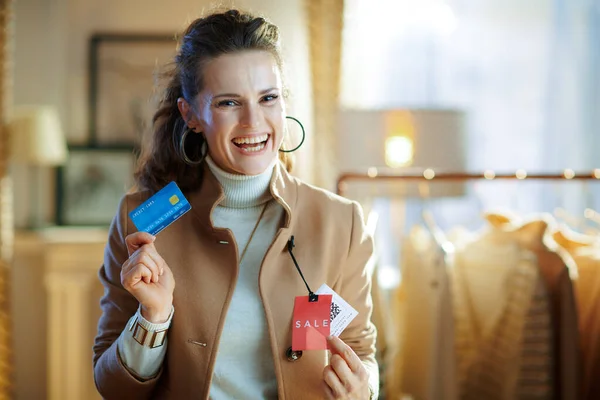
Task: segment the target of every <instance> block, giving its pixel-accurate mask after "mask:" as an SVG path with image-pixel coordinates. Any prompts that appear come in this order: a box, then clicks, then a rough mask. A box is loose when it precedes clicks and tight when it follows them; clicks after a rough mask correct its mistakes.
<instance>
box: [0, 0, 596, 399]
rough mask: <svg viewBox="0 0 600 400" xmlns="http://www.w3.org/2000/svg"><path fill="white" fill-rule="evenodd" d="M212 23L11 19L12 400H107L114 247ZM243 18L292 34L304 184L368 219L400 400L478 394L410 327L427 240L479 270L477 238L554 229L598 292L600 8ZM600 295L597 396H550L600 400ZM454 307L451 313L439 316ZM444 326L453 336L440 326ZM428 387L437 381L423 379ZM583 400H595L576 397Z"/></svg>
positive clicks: (37, 0)
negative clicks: (347, 202)
mask: <svg viewBox="0 0 600 400" xmlns="http://www.w3.org/2000/svg"><path fill="white" fill-rule="evenodd" d="M213 5H214V4H213V3H212V2H211V1H208V0H207V1H204V0H195V1H191V0H178V1H170V2H166V1H159V0H144V1H142V0H129V1H127V2H123V1H116V0H104V1H97V0H20V1H15V0H0V31H1V32H0V51H1V52H0V67H1V68H0V71H1V72H2V76H1V77H0V78H1V79H0V134H1V136H0V179H1V180H0V256H1V258H2V263H3V264H2V272H3V275H2V281H1V284H2V288H1V289H2V291H0V296H2V298H1V299H0V300H1V301H0V305H1V306H2V307H1V308H0V398H16V399H45V398H48V399H93V398H99V396H98V395H97V394H96V393H95V388H94V384H93V378H92V369H91V357H92V352H91V345H92V342H93V337H94V335H95V329H96V322H97V319H98V317H99V307H98V299H99V297H100V296H101V294H102V288H101V287H100V284H99V283H98V282H97V275H96V274H97V270H98V268H99V266H100V264H101V262H102V254H103V248H104V244H105V241H106V234H107V227H108V225H109V224H110V222H111V219H112V217H113V215H114V214H115V211H116V208H117V204H118V201H119V199H120V197H121V196H122V195H123V194H124V193H125V191H127V190H128V188H129V187H130V186H131V183H132V176H131V175H132V171H133V166H134V163H135V159H136V154H137V151H138V150H139V147H140V144H141V143H142V142H143V141H144V140H147V136H146V135H147V128H148V123H149V121H150V119H151V117H152V112H153V110H154V107H155V105H156V103H155V99H154V97H153V95H154V94H155V93H154V84H155V77H156V72H157V71H158V70H160V67H161V66H162V65H164V64H165V63H166V62H168V61H170V60H171V59H172V57H173V55H174V53H175V42H174V40H173V38H174V35H175V34H177V33H179V32H181V31H182V30H183V29H184V28H185V27H186V26H187V24H188V23H189V22H191V21H192V20H193V19H194V18H196V17H198V16H199V15H201V14H202V13H203V12H206V11H207V10H210V9H211V7H213ZM235 6H236V7H241V8H243V9H245V10H249V11H253V12H256V13H259V14H262V15H264V16H266V17H268V18H270V19H271V20H272V21H273V22H274V23H275V24H277V25H278V26H279V27H280V29H281V35H282V45H283V53H284V57H285V62H286V65H285V68H286V71H285V78H286V82H285V83H286V85H287V86H288V88H289V91H290V98H289V101H288V114H289V115H292V116H294V117H296V118H298V119H300V120H301V121H302V122H303V123H304V126H305V127H306V130H307V141H306V143H305V145H304V146H303V147H302V148H301V149H300V150H299V151H298V152H296V153H295V154H294V156H295V169H294V171H293V173H294V174H295V175H297V176H299V177H300V178H302V179H304V180H305V181H307V182H309V183H312V184H315V185H318V186H321V187H324V188H327V189H329V190H332V191H334V192H338V193H339V194H342V195H344V196H347V197H350V198H352V199H355V200H358V201H360V202H361V204H362V205H363V207H364V209H365V214H366V217H367V219H368V222H369V225H368V226H369V229H371V231H372V233H373V234H374V235H375V238H376V255H375V256H374V259H373V260H372V266H371V267H372V271H373V272H372V273H373V276H374V284H375V285H374V286H375V289H374V290H377V292H376V293H374V297H375V308H376V310H375V316H374V318H375V320H376V323H377V324H378V328H379V331H380V338H381V340H380V343H379V345H378V348H379V357H380V363H381V368H382V396H381V397H382V398H390V399H391V398H401V397H402V396H409V397H408V398H410V397H412V398H415V399H445V398H456V397H460V396H459V394H458V393H462V394H464V390H466V389H464V387H463V386H461V383H460V382H464V380H465V379H466V380H467V381H468V380H469V379H470V378H469V377H468V368H467V369H461V368H458V367H456V368H454V367H448V368H450V369H452V371H454V369H456V371H458V372H456V376H457V377H456V379H453V380H452V381H453V382H454V383H450V384H448V383H447V382H445V383H441V380H440V379H441V376H443V375H446V376H454V375H452V374H451V373H449V372H448V370H442V371H438V370H437V369H436V368H433V367H432V366H431V365H430V364H431V363H430V364H427V363H425V365H424V364H423V363H422V362H420V361H415V360H414V359H411V358H410V354H409V356H405V355H404V354H408V353H409V352H403V351H402V349H406V346H409V345H410V344H411V343H412V342H411V340H413V339H414V332H413V331H411V330H410V329H408V328H406V326H421V327H422V326H425V325H426V328H423V329H425V330H426V332H427V334H429V335H430V336H431V335H432V332H433V331H436V330H437V329H438V328H439V326H438V325H435V324H433V325H431V321H430V322H428V323H427V324H425V325H422V324H421V325H419V321H415V320H407V318H409V319H410V318H417V319H418V318H419V317H418V316H415V315H414V313H413V314H411V313H410V312H409V311H407V310H410V307H411V306H414V303H412V304H410V302H411V301H417V300H416V298H413V297H410V293H413V292H412V291H411V290H412V289H415V287H416V288H418V285H417V286H414V285H415V283H414V281H412V282H411V281H408V280H407V279H404V278H407V276H405V274H404V273H405V272H406V271H407V270H409V269H410V268H413V267H414V266H408V264H407V263H408V262H409V261H407V257H408V256H407V254H409V253H410V251H412V250H410V249H409V250H407V249H406V246H405V243H413V242H414V241H415V236H414V235H415V226H426V228H427V231H428V232H429V235H430V236H431V237H433V238H434V239H435V240H434V242H435V243H437V244H440V243H442V242H444V240H446V239H445V235H448V236H449V239H447V240H448V241H449V242H453V239H452V238H456V237H460V238H461V239H460V240H458V239H456V241H454V242H453V243H452V244H453V245H454V246H455V247H456V248H460V246H458V242H461V241H465V240H466V239H464V238H465V236H464V235H462V236H461V235H458V236H457V235H456V234H454V235H453V232H454V233H456V230H457V229H459V230H461V232H463V233H465V232H468V233H469V234H471V236H469V240H466V241H467V242H469V241H471V242H472V241H473V240H476V239H473V236H474V235H476V234H479V233H480V232H481V229H483V228H486V227H488V226H489V224H490V218H489V213H490V212H492V211H494V212H495V211H498V210H501V211H502V212H503V213H504V215H510V218H508V217H506V218H507V221H508V222H506V221H505V222H506V223H509V225H510V229H508V228H507V229H508V230H509V231H511V232H512V231H514V230H518V227H520V226H522V225H520V224H522V223H525V222H523V221H529V220H531V218H538V219H541V220H544V221H546V222H547V225H548V226H547V229H546V228H544V232H543V233H544V235H543V236H544V240H545V238H546V236H548V235H554V236H556V232H557V231H560V232H563V233H565V232H569V234H570V235H571V236H570V238H571V241H570V242H569V241H567V242H568V243H566V242H561V243H555V244H557V247H556V251H555V253H556V254H559V253H560V255H561V257H563V258H562V260H564V264H563V268H567V267H569V266H570V269H568V268H567V270H568V271H569V274H567V276H568V278H567V279H568V280H569V285H572V287H574V288H576V287H577V285H576V281H577V275H578V276H579V279H580V280H581V279H582V276H584V277H585V279H587V280H588V281H594V282H596V280H594V279H595V277H596V276H597V275H598V274H599V273H600V270H598V268H600V264H599V262H598V260H600V256H597V255H598V252H597V251H598V250H599V247H598V238H599V237H600V236H599V233H600V218H599V216H598V214H597V211H598V212H600V162H599V161H598V156H597V155H598V154H599V153H600V132H599V129H600V40H599V38H600V1H599V0H529V1H526V2H524V1H521V0H444V1H442V0H286V1H285V2H283V1H277V0H239V1H236V2H235ZM294 128H295V127H292V126H290V129H291V132H292V134H293V135H292V136H294V137H293V138H292V140H295V139H297V138H298V136H297V132H296V131H295V130H294ZM536 176H537V178H536ZM390 177H391V178H390ZM444 177H445V178H444ZM501 177H502V179H500V178H501ZM538 178H543V179H538ZM486 213H487V214H488V218H484V217H483V215H485V214H486ZM427 216H428V217H427ZM534 216H535V217H534ZM497 227H498V225H497V226H496V228H497ZM559 228H560V229H559ZM561 229H562V230H561ZM432 232H438V233H439V232H441V233H442V236H441V237H442V239H440V234H437V235H434V234H433V233H432ZM577 235H579V236H577ZM467 236H468V235H467ZM566 236H568V235H566ZM574 238H575V239H574ZM431 240H433V239H431ZM540 240H541V239H540ZM471 242H469V243H471ZM556 242H560V241H556ZM428 243H430V242H428ZM461 243H462V242H461ZM545 243H546V244H547V242H545ZM569 243H570V244H573V243H579V244H581V246H575V247H577V248H580V247H586V251H590V252H591V254H592V256H590V257H589V259H591V260H592V264H594V267H592V268H594V269H591V270H585V271H584V270H583V268H584V267H582V266H581V265H578V260H579V258H578V257H579V256H580V255H579V254H572V253H571V252H570V250H571V247H569V246H570V245H569ZM582 243H583V244H582ZM430 244H431V243H430ZM442 244H443V243H442ZM584 245H585V246H584ZM415 246H416V245H415ZM416 247H419V246H416ZM426 247H427V246H426ZM434 247H435V246H434ZM467 247H468V246H463V247H462V249H466V248H467ZM440 248H441V247H440ZM413 250H414V249H413ZM446 250H447V247H446V248H445V250H444V251H443V252H442V253H443V254H445V255H446V256H447V253H448V252H447V251H446ZM419 251H420V252H423V251H425V250H423V249H420V250H419ZM457 251H458V250H457ZM426 252H427V254H429V255H430V254H432V253H435V251H432V250H430V249H429V250H426ZM594 252H595V253H594ZM436 254H437V253H436ZM420 259H421V260H429V258H428V257H425V256H424V255H423V254H421V257H420ZM586 260H588V258H586ZM420 262H425V261H420ZM444 262H445V263H446V264H444V268H442V269H441V270H440V269H439V268H438V269H436V270H435V272H431V274H430V275H431V276H429V275H428V276H429V277H428V278H427V279H425V278H424V280H423V282H422V284H423V285H429V283H431V280H434V281H436V282H439V279H442V280H447V281H452V279H453V275H452V274H453V272H451V271H450V269H452V268H451V267H449V265H450V264H451V263H450V262H449V261H447V259H446V258H445V261H444ZM411 265H412V264H411ZM586 265H587V264H586ZM596 267H597V268H596ZM423 268H425V267H423ZM482 268H483V267H482ZM440 271H441V272H440ZM574 271H578V272H579V274H577V273H575V272H574ZM596 271H598V272H596ZM439 274H441V275H439ZM540 274H541V273H540ZM440 276H442V277H441V278H440ZM489 276H490V277H488V279H490V280H496V278H494V275H493V274H492V273H491V272H490V275H489ZM427 282H429V283H427ZM597 282H600V280H598V281H597ZM407 285H409V286H408V289H407ZM410 285H412V286H410ZM430 286H431V285H430ZM430 286H427V287H430ZM442 286H443V285H442ZM597 286H598V288H597V289H598V290H596V289H594V290H592V289H590V293H591V292H594V293H596V294H594V295H587V294H585V295H580V294H579V293H577V292H575V300H573V301H574V302H575V305H574V306H573V307H574V308H573V312H574V313H576V314H577V313H578V314H579V320H580V322H579V324H578V323H577V322H575V323H574V325H573V323H571V325H573V326H572V327H571V328H572V329H573V330H574V332H576V333H577V334H578V335H579V336H580V337H581V339H573V340H574V343H581V345H580V347H578V352H579V351H581V350H583V352H584V353H585V352H586V350H589V349H594V351H596V352H597V354H596V355H597V357H596V355H594V356H593V357H590V358H588V359H586V358H585V357H584V358H581V359H578V360H579V361H577V363H578V364H577V365H578V366H580V367H577V368H575V369H576V370H577V371H578V372H577V376H576V377H566V376H564V371H563V370H560V369H556V368H555V369H552V371H553V372H552V373H551V374H550V375H551V376H550V377H549V378H548V379H549V380H548V382H549V383H548V382H546V381H543V382H542V383H539V382H538V383H539V387H543V388H545V389H544V390H546V391H545V392H544V390H541V392H542V393H546V394H547V393H550V392H552V391H556V392H557V393H559V392H560V393H562V395H563V397H561V398H565V399H567V398H569V399H570V398H573V399H575V398H590V399H592V398H595V397H593V394H594V393H596V394H597V395H598V393H600V392H598V391H594V390H593V389H592V386H591V384H590V383H589V382H590V381H591V379H588V378H590V377H593V376H596V377H597V376H599V375H598V374H600V365H599V364H600V361H598V360H600V342H598V340H600V339H596V340H595V341H594V340H593V339H590V341H587V342H586V339H585V338H587V337H594V335H596V333H597V334H598V335H596V337H599V338H600V310H597V309H596V308H598V307H600V305H599V306H598V307H596V308H594V307H593V306H592V304H600V297H599V296H600V283H599V284H597ZM436 287H437V283H436ZM402 288H404V289H402ZM549 290H550V289H549ZM575 290H576V289H575ZM450 292H452V291H450ZM407 293H408V295H407ZM454 295H455V293H454V294H452V293H451V294H450V295H448V294H447V293H446V294H444V295H443V296H449V297H440V296H442V295H441V294H439V293H437V292H436V293H434V294H431V296H432V297H430V298H429V300H431V298H434V297H435V298H436V299H438V300H439V299H441V298H443V299H445V298H450V299H452V298H453V296H454ZM550 296H551V294H550ZM594 296H596V297H594ZM572 297H573V296H572V295H571V297H569V299H572ZM411 299H412V300H411ZM567 300H568V299H567ZM567 300H565V301H567ZM595 300H598V301H597V302H596V301H595ZM407 302H408V303H407ZM567 302H568V301H567ZM500 303H502V302H501V301H499V300H498V301H497V302H496V301H494V300H492V301H491V304H500ZM407 304H408V306H407ZM419 304H420V303H419ZM436 304H437V303H436ZM502 304H503V303H502ZM528 304H529V303H528ZM403 307H404V308H403ZM423 307H426V309H427V310H429V312H430V314H427V315H429V316H431V318H432V321H433V320H435V321H438V320H439V318H440V315H441V314H440V313H442V311H440V310H441V309H440V308H439V304H438V306H435V307H434V306H431V307H429V306H428V305H426V306H423ZM427 307H429V308H427ZM436 307H437V308H436ZM402 310H404V311H402ZM455 311H456V309H455ZM549 313H550V314H551V311H549ZM411 315H412V316H411ZM552 316H553V318H554V320H556V318H557V317H556V315H552ZM581 321H583V322H585V324H583V322H581ZM413 322H414V323H413ZM454 322H455V323H456V324H459V322H460V321H459V319H458V317H456V318H455V320H454ZM565 324H566V322H565ZM559 325H560V324H559ZM436 327H437V328H436ZM440 329H441V328H440ZM448 329H449V331H444V330H439V331H437V333H436V335H437V336H436V335H434V336H431V338H430V344H429V345H423V343H421V344H420V345H421V346H424V347H423V353H420V354H421V356H422V357H425V354H426V355H427V356H428V357H434V358H431V359H432V360H435V355H437V356H440V353H439V351H440V350H439V349H440V347H439V346H437V345H434V344H433V343H437V342H436V341H439V340H440V336H444V337H452V338H454V337H456V338H457V339H456V340H457V341H458V338H459V336H460V333H455V332H454V330H453V328H452V327H450V328H448ZM555 333H556V332H555ZM555 336H556V337H558V334H557V333H556V335H555ZM411 338H413V339H411ZM564 338H565V337H562V336H561V340H563V339H564ZM428 340H429V339H428ZM453 340H454V339H453ZM553 340H558V339H553ZM428 343H429V342H428ZM452 343H454V342H452ZM561 343H562V342H560V343H559V342H553V346H555V347H553V349H554V350H556V352H555V353H552V354H554V358H553V360H554V361H553V364H552V365H563V366H565V367H564V368H565V369H566V368H567V367H566V366H567V365H570V367H572V365H571V364H567V361H565V360H562V359H560V358H559V357H558V353H559V351H558V350H557V349H558V348H562V347H560V346H561ZM403 346H404V347H403ZM436 346H437V347H436ZM586 346H587V347H586ZM442 347H443V346H442ZM452 347H453V345H450V348H452ZM434 349H437V350H434ZM448 351H450V350H448ZM450 352H452V351H450ZM452 353H453V355H452V357H450V356H449V357H450V358H451V359H452V360H453V361H452V360H451V361H449V362H450V364H451V365H454V364H453V363H458V364H460V361H461V356H460V352H458V353H454V352H452ZM588 353H589V351H588ZM594 354H595V353H594ZM417 358H420V357H417ZM425 358H426V357H425ZM517 358H518V357H517ZM450 364H449V365H450ZM458 364H457V365H458ZM473 365H474V364H473ZM544 365H546V364H544ZM548 365H549V364H548ZM413 367H414V368H413ZM570 367H569V368H570ZM552 368H554V367H552ZM573 368H574V367H573ZM411 369H412V370H415V371H419V375H418V376H416V377H415V376H411V375H407V372H406V371H407V370H411ZM465 371H467V372H465ZM596 372H597V373H598V374H596V375H594V374H595V373H596ZM461 374H462V375H461ZM465 376H467V378H465ZM586 377H587V378H586ZM462 378H464V379H462ZM461 379H462V380H461ZM513 381H515V380H514V379H513ZM516 381H518V380H516ZM411 382H412V383H411ZM415 382H417V383H418V384H415ZM511 382H512V381H511ZM558 382H561V383H558ZM445 385H450V386H445ZM514 385H515V384H513V386H512V387H513V389H514ZM573 385H575V386H576V387H577V388H578V389H577V390H578V392H565V391H564V390H567V389H565V387H567V388H570V387H572V386H573ZM506 386H507V385H504V387H506ZM508 386H510V385H508ZM517 386H518V384H517ZM448 387H450V389H448ZM539 387H538V388H539ZM435 388H437V389H438V390H439V389H440V388H446V389H447V390H445V391H444V390H442V392H445V394H444V393H438V392H436V390H434V389H435ZM559 388H560V389H559ZM561 390H562V392H561ZM598 390H600V388H598ZM511 393H515V392H511ZM569 393H571V394H572V393H577V395H576V397H569V396H570V394H569ZM507 396H508V397H506V396H505V397H502V398H550V397H543V394H542V395H540V396H539V397H526V396H522V397H518V396H516V395H515V396H512V397H511V395H507ZM548 396H549V395H548ZM586 396H587V397H586ZM599 396H600V395H599ZM479 398H488V397H479ZM489 398H493V397H489ZM557 398H559V397H557ZM596 398H597V397H596Z"/></svg>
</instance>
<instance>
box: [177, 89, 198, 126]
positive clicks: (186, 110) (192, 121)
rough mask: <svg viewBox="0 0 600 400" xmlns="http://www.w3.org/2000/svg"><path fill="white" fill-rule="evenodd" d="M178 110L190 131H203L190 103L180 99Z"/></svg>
mask: <svg viewBox="0 0 600 400" xmlns="http://www.w3.org/2000/svg"><path fill="white" fill-rule="evenodd" d="M177 108H178V109H179V113H180V114H181V117H182V118H183V120H184V121H185V123H186V125H187V126H188V127H189V128H190V129H192V130H193V131H194V132H201V131H202V128H201V126H200V122H199V121H198V118H196V115H195V114H194V111H193V110H192V106H191V105H190V103H188V102H187V100H186V99H184V98H183V97H180V98H178V99H177Z"/></svg>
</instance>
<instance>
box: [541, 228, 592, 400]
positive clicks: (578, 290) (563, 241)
mask: <svg viewBox="0 0 600 400" xmlns="http://www.w3.org/2000/svg"><path fill="white" fill-rule="evenodd" d="M552 237H553V238H554V240H555V241H556V243H558V245H559V246H561V247H562V248H564V249H565V250H566V251H567V252H569V254H570V255H571V256H572V257H573V260H574V261H575V263H576V264H577V268H578V272H579V279H578V280H577V281H576V282H575V297H576V300H577V311H578V316H579V333H580V342H581V350H582V356H583V360H582V362H583V370H582V397H581V398H582V399H583V400H593V399H597V398H598V396H599V393H600V379H599V377H600V243H599V242H598V239H597V238H595V237H586V236H583V235H577V236H575V235H567V234H565V232H563V231H561V230H557V231H556V232H554V234H553V235H552Z"/></svg>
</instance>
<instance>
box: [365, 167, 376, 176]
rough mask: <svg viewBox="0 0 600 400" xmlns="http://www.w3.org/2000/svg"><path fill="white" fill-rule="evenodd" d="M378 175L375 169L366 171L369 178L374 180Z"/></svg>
mask: <svg viewBox="0 0 600 400" xmlns="http://www.w3.org/2000/svg"><path fill="white" fill-rule="evenodd" d="M378 173H379V172H378V171H377V168H375V167H371V168H369V169H368V170H367V175H369V178H375V177H376V176H377V174H378Z"/></svg>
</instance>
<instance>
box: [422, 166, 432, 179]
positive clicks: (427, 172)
mask: <svg viewBox="0 0 600 400" xmlns="http://www.w3.org/2000/svg"><path fill="white" fill-rule="evenodd" d="M423 176H424V177H425V179H433V178H435V171H434V170H432V169H431V168H427V169H426V170H425V171H423Z"/></svg>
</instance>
